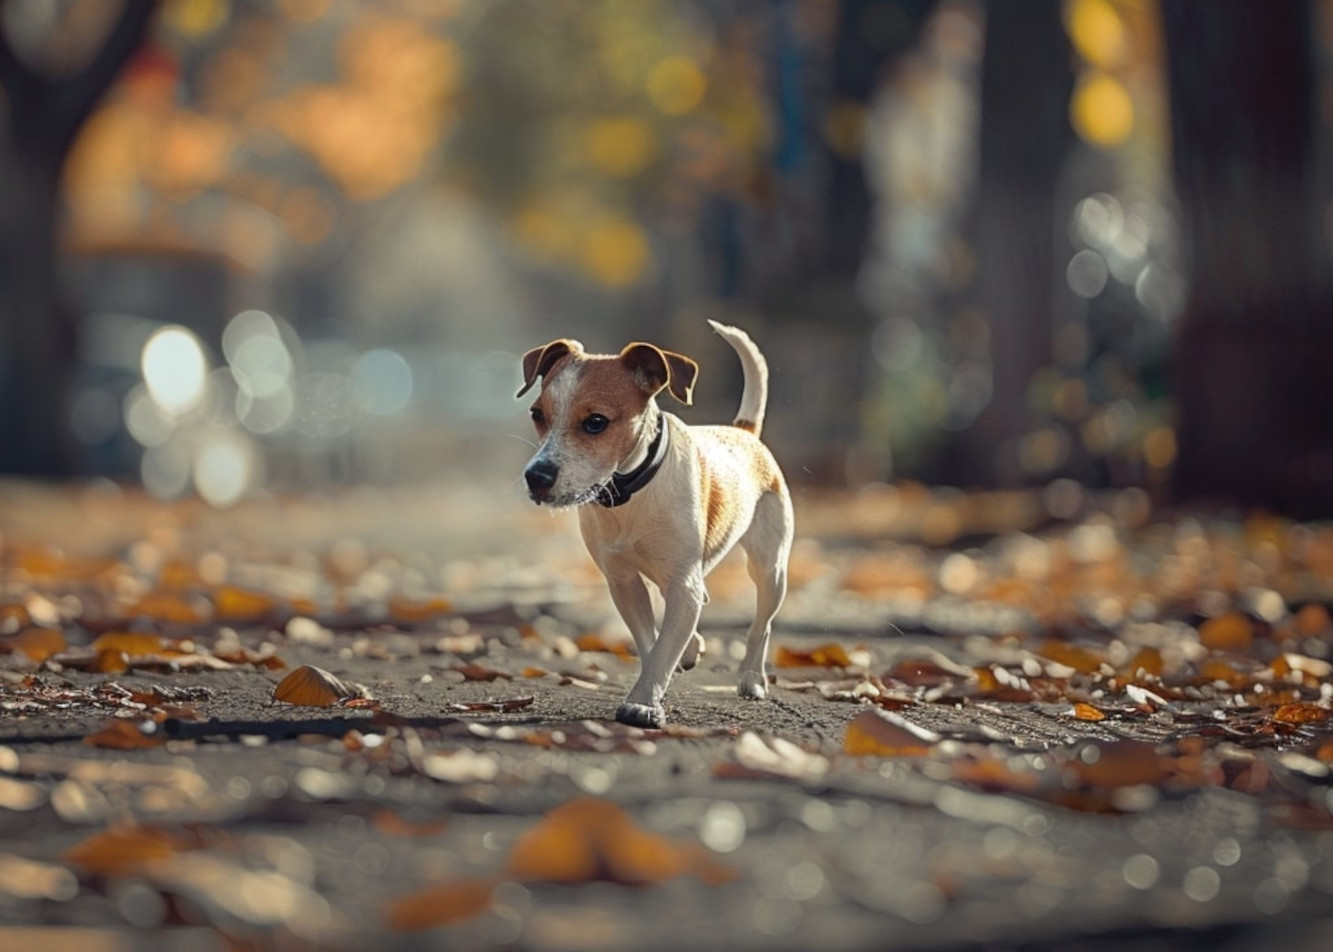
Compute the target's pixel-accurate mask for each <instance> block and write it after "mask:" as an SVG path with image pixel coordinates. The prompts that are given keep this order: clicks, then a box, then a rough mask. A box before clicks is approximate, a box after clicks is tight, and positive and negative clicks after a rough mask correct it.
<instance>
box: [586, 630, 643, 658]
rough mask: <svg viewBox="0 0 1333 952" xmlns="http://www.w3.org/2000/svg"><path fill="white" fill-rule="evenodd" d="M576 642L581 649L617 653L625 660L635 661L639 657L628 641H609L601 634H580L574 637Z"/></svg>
mask: <svg viewBox="0 0 1333 952" xmlns="http://www.w3.org/2000/svg"><path fill="white" fill-rule="evenodd" d="M574 644H576V645H578V649H579V650H580V651H604V652H606V653H607V654H613V655H616V656H617V657H618V658H621V659H622V660H624V661H634V660H636V659H637V657H638V655H636V654H635V653H634V651H633V650H632V649H631V648H630V643H629V642H628V641H615V642H608V641H607V640H606V639H605V638H603V637H602V636H601V635H595V634H586V635H579V636H578V637H577V638H575V639H574Z"/></svg>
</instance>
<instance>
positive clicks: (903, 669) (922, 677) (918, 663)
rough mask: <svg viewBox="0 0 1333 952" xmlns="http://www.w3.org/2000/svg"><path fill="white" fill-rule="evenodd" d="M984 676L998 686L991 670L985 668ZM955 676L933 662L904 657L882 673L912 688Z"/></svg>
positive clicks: (942, 682) (941, 681) (944, 681)
mask: <svg viewBox="0 0 1333 952" xmlns="http://www.w3.org/2000/svg"><path fill="white" fill-rule="evenodd" d="M979 673H980V669H979V672H978V674H979ZM986 676H987V677H989V678H990V682H991V684H992V686H993V687H995V688H998V687H999V686H1000V685H999V682H998V681H996V680H995V675H994V673H993V672H991V671H989V670H987V671H986ZM957 677H958V675H956V674H954V673H953V672H952V671H949V670H947V669H945V668H943V667H941V666H940V665H938V664H936V663H935V662H933V661H926V660H923V659H921V658H904V659H902V660H901V661H899V662H898V663H897V664H895V665H894V666H893V667H892V668H890V669H889V670H888V671H886V672H885V674H884V678H885V679H886V680H892V681H898V682H900V683H902V684H906V685H909V686H910V687H914V688H918V687H935V686H937V685H941V684H948V683H949V682H951V681H954V680H955V679H956V678H957Z"/></svg>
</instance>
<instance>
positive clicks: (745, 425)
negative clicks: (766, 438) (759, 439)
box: [731, 420, 759, 436]
mask: <svg viewBox="0 0 1333 952" xmlns="http://www.w3.org/2000/svg"><path fill="white" fill-rule="evenodd" d="M731 425H732V426H734V427H735V428H736V429H738V430H744V431H745V432H746V433H753V434H755V435H756V436H758V435H759V427H757V426H755V425H754V421H753V420H733V421H732V424H731Z"/></svg>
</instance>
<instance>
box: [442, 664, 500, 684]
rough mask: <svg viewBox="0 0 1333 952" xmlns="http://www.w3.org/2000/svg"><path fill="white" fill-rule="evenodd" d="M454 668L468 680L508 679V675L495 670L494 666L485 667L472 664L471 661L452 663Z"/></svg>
mask: <svg viewBox="0 0 1333 952" xmlns="http://www.w3.org/2000/svg"><path fill="white" fill-rule="evenodd" d="M454 670H455V671H457V672H458V673H460V674H461V675H463V677H464V678H466V679H467V680H468V681H494V680H496V679H497V678H504V679H505V680H506V681H507V680H509V675H507V674H505V673H504V672H503V671H496V670H495V669H494V668H487V667H485V666H483V665H480V664H472V663H471V662H468V663H466V664H456V665H454Z"/></svg>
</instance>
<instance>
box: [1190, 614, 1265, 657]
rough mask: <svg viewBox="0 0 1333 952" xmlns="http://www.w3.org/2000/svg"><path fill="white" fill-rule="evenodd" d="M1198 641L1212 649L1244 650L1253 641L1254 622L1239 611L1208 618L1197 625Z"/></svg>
mask: <svg viewBox="0 0 1333 952" xmlns="http://www.w3.org/2000/svg"><path fill="white" fill-rule="evenodd" d="M1199 641H1201V642H1203V646H1204V647H1205V648H1212V649H1213V650H1214V651H1246V650H1248V649H1249V647H1250V644H1251V642H1253V641H1254V622H1252V621H1250V619H1249V618H1248V617H1247V616H1245V615H1242V614H1241V613H1240V612H1227V613H1226V614H1225V615H1218V616H1217V617H1215V618H1209V619H1208V620H1207V621H1205V622H1204V623H1203V624H1202V625H1200V626H1199Z"/></svg>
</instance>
